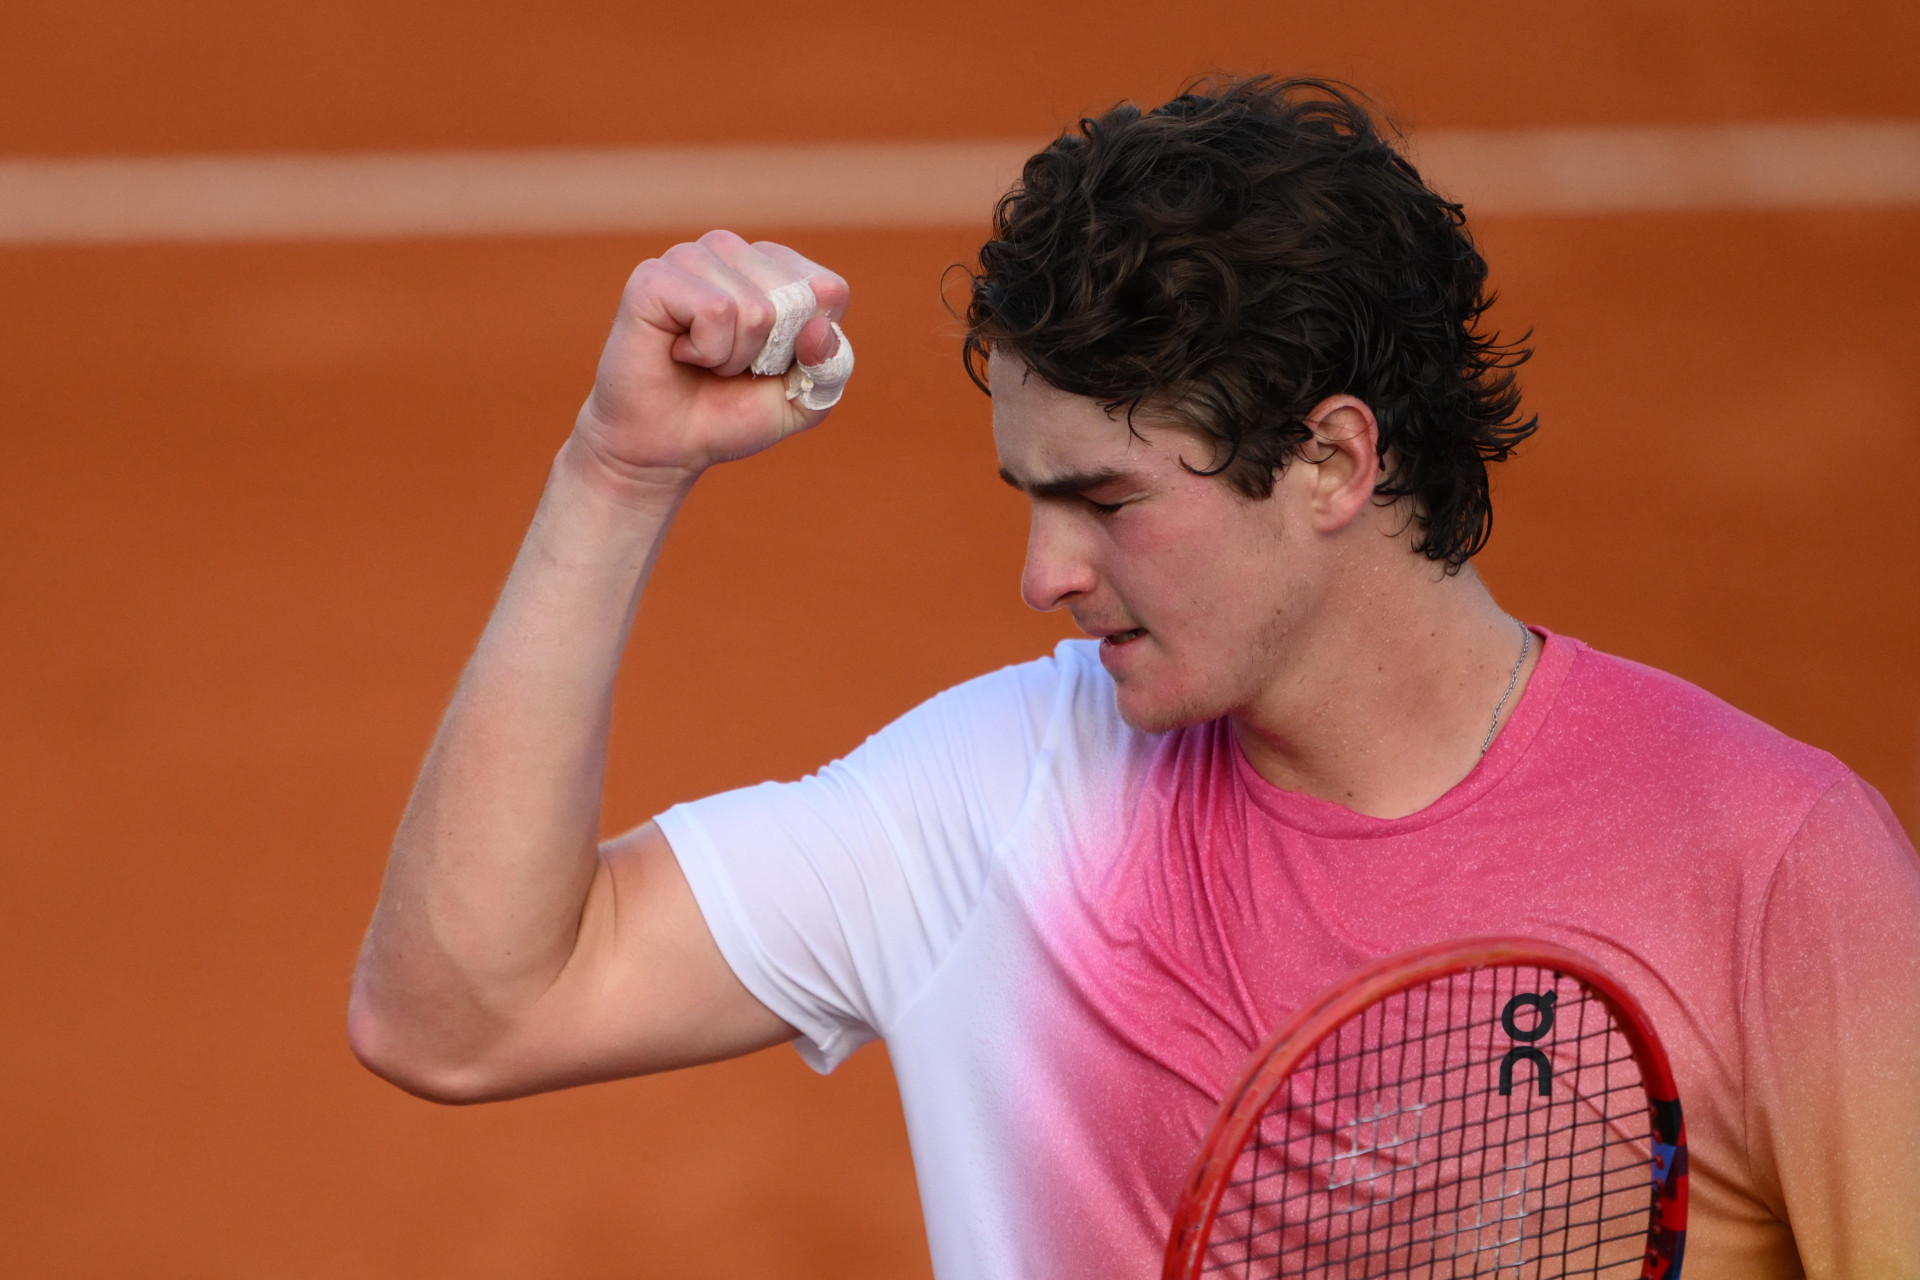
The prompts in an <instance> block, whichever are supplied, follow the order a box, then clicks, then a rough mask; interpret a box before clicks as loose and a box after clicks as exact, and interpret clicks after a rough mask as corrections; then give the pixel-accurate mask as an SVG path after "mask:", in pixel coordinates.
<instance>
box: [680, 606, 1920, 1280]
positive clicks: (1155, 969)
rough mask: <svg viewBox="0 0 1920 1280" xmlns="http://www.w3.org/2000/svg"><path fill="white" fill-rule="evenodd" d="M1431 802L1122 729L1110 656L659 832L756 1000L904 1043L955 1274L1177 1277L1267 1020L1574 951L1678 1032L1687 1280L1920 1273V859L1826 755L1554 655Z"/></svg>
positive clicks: (837, 1047)
mask: <svg viewBox="0 0 1920 1280" xmlns="http://www.w3.org/2000/svg"><path fill="white" fill-rule="evenodd" d="M1542 639H1543V650H1542V654H1541V659H1540V663H1539V666H1538V668H1537V669H1536V671H1535V673H1534V675H1533V677H1532V680H1531V682H1530V683H1529V684H1528V686H1527V689H1526V692H1525V695H1524V697H1523V698H1522V699H1521V702H1520V704H1519V706H1518V707H1517V709H1516V710H1515V712H1514V714H1513V715H1512V717H1511V718H1510V720H1509V722H1508V724H1507V725H1506V727H1505V728H1504V729H1503V730H1502V732H1501V734H1500V736H1499V738H1498V739H1496V740H1495V742H1494V744H1493V748H1492V750H1491V751H1489V752H1488V754H1487V755H1486V757H1485V758H1484V759H1483V760H1482V761H1481V762H1480V764H1479V766H1478V767H1477V768H1475V769H1474V771H1473V772H1472V773H1471V774H1470V775H1468V777H1467V778H1466V779H1465V780H1463V781H1462V782H1461V783H1460V784H1459V785H1458V786H1456V787H1454V788H1453V789H1452V790H1451V791H1449V792H1448V793H1447V794H1446V795H1444V796H1442V797H1440V799H1438V800H1436V801H1435V802H1434V803H1433V804H1432V805H1430V806H1428V807H1427V808H1426V809H1423V810H1421V811H1420V812H1419V813H1416V814H1413V815H1410V816H1408V817H1405V818H1398V819H1392V820H1385V819H1377V818H1368V817H1363V816H1361V815H1358V814H1355V813H1353V812H1351V811H1349V810H1346V809H1343V808H1341V807H1340V806H1338V805H1335V804H1331V803H1328V802H1326V801H1321V800H1315V799H1312V798H1309V797H1305V796H1300V795H1296V794H1293V793H1290V792H1286V791H1282V790H1280V789H1278V788H1276V787H1274V786H1272V785H1271V784H1269V783H1267V782H1266V781H1265V780H1263V779H1262V778H1260V777H1259V775H1257V774H1256V773H1255V772H1254V771H1253V770H1252V768H1251V767H1250V766H1249V765H1248V764H1247V763H1246V761H1245V759H1244V758H1243V757H1242V756H1241V755H1240V753H1239V751H1238V749H1237V747H1236V745H1235V742H1234V739H1233V735H1232V733H1231V730H1230V729H1229V727H1228V726H1227V725H1226V724H1225V723H1224V722H1214V723H1210V724H1203V725H1198V726H1195V727H1193V728H1189V729H1183V730H1178V731H1175V732H1173V733H1167V734H1143V733H1138V732H1135V731H1134V730H1132V729H1129V728H1128V727H1127V726H1126V725H1125V724H1124V723H1123V722H1122V721H1121V719H1120V717H1119V714H1118V712H1117V710H1116V708H1115V703H1114V693H1113V686H1112V683H1111V681H1110V680H1109V679H1108V677H1107V675H1106V672H1105V671H1104V669H1103V668H1102V667H1101V665H1100V661H1099V657H1098V654H1097V652H1096V650H1095V647H1094V645H1093V644H1092V643H1090V642H1084V641H1070V642H1067V643H1065V644H1062V645H1061V646H1060V647H1059V648H1058V649H1057V650H1056V651H1055V653H1054V655H1053V656H1052V657H1051V658H1047V659H1043V660H1040V661H1037V662H1031V663H1026V664H1023V665H1021V666H1016V667H1011V668H1008V669H1006V670H1003V671H998V672H995V673H993V674H992V675H988V676H984V677H982V678H980V679H978V680H974V681H970V682H969V683H967V684H964V685H961V686H959V687H957V688H954V689H951V690H948V691H947V692H946V693H943V694H941V695H940V696H938V697H936V698H934V699H933V700H932V701H930V702H928V703H926V704H924V705H923V706H921V707H919V708H917V709H916V710H914V711H912V712H910V713H908V714H907V715H906V716H904V717H902V718H901V719H900V720H898V721H896V722H895V723H894V724H892V725H889V726H888V727H887V728H885V729H883V730H881V731H880V732H879V733H878V734H876V735H874V737H872V738H871V739H869V740H868V741H867V742H866V743H865V744H864V745H863V746H861V747H860V748H859V749H858V750H856V751H855V752H853V753H852V754H851V755H849V756H848V757H847V758H846V759H844V760H841V761H837V762H835V763H834V764H831V765H829V766H827V767H826V768H825V769H822V770H821V771H820V772H819V773H817V774H815V775H813V776H812V777H809V778H806V779H803V780H801V781H799V782H793V783H786V784H772V783H769V784H766V785H763V786H759V787H750V788H746V789H744V790H740V791H735V792H729V793H727V794H724V795H718V796H713V797H711V798H709V799H706V800H702V801H699V802H697V803H694V804H687V805H680V806H678V807H676V808H674V809H672V810H670V811H668V812H667V813H666V814H664V815H662V816H661V818H660V819H659V822H660V826H661V829H662V830H663V831H665V833H666V835H667V838H668V840H669V841H670V842H671V843H672V845H673V848H674V851H675V853H676V854H677V855H678V857H679V860H680V863H681V865H682V867H683V868H684V869H685V871H686V874H687V878H688V879H689V880H690V881H691V883H692V885H693V890H694V893H695V895H696V896H697V897H698V899H699V902H700V906H701V909H702V911H703V912H704V913H705V916H706V919H707V922H708V924H709V926H710V927H711V928H712V930H713V934H714V937H715V939H716V940H717V942H718V943H719V946H720V949H721V951H722V952H723V953H724V954H725V956H726V958H727V960H728V962H729V963H730V964H731V965H732V967H733V969H734V971H735V972H736V973H737V974H738V975H739V977H740V979H741V981H742V982H743V983H744V984H745V985H746V987H747V989H748V990H750V991H751V992H753V994H754V995H755V996H757V997H758V998H759V999H760V1000H761V1001H763V1002H764V1003H765V1004H766V1005H767V1007H768V1008H770V1009H772V1010H773V1011H774V1012H775V1013H776V1014H778V1015H779V1016H780V1017H782V1018H784V1019H786V1021H787V1022H789V1023H790V1024H792V1025H793V1026H794V1027H795V1028H797V1029H798V1030H799V1032H800V1037H801V1038H800V1040H799V1041H798V1047H799V1049H800V1052H801V1054H802V1055H803V1056H804V1057H805V1058H806V1059H807V1060H808V1061H809V1062H810V1063H812V1064H813V1065H814V1066H816V1067H817V1068H819V1069H821V1070H830V1069H831V1068H832V1067H833V1066H834V1065H835V1064H837V1063H838V1062H840V1061H841V1060H842V1059H844V1058H845V1057H846V1056H847V1055H848V1054H849V1053H851V1052H853V1051H854V1050H855V1049H856V1048H858V1047H859V1046H860V1045H862V1044H864V1043H865V1042H867V1041H868V1040H871V1039H874V1038H876V1037H879V1038H884V1039H885V1040H886V1042H887V1045H888V1049H889V1052H890V1053H891V1055H892V1059H893V1066H894V1071H895V1074H896V1076H897V1077H898V1080H899V1085H900V1092H901V1097H902V1101H903V1104H904V1107H905V1112H906V1118H907V1125H908V1130H909V1133H910V1136H911V1139H912V1143H913V1152H914V1161H915V1168H916V1170H917V1173H918V1176H919V1182H920V1189H921V1195H922V1199H923V1202H924V1206H925V1211H926V1219H927V1229H928V1234H929V1239H930V1244H931V1247H932V1253H933V1261H934V1269H935V1272H936V1274H937V1275H938V1276H939V1277H940V1280H1064V1278H1066V1277H1099V1278H1100V1280H1116V1278H1120V1277H1129V1276H1131V1277H1137V1278H1138V1280H1151V1278H1152V1277H1154V1276H1155V1275H1157V1274H1158V1268H1159V1259H1160V1256H1161V1252H1162V1250H1163V1248H1164V1245H1165V1237H1166V1231H1167V1227H1168V1220H1169V1216H1170V1214H1171V1211H1172V1208H1173V1205H1174V1202H1175V1200H1176V1198H1177V1196H1178V1192H1179V1188H1180V1184H1181V1181H1182V1179H1183V1178H1184V1176H1185V1175H1186V1172H1187V1170H1188V1168H1189V1166H1190V1164H1191V1163H1192V1160H1193V1157H1194V1154H1195V1152H1196V1151H1197V1149H1198V1147H1199V1143H1200V1140H1201V1138H1202V1136H1203V1135H1204V1133H1205V1131H1206V1129H1207V1126H1208V1124H1209V1123H1210V1121H1211V1120H1212V1117H1213V1113H1214V1111H1215V1109H1216V1107H1217V1106H1218V1103H1219V1100H1220V1097H1221V1095H1222V1094H1223V1093H1224V1092H1225V1090H1226V1088H1227V1086H1228V1084H1229V1083H1230V1082H1231V1081H1232V1079H1233V1078H1234V1076H1235V1074H1236V1073H1237V1072H1238V1070H1239V1069H1240V1067H1241V1065H1242V1064H1243V1063H1244V1061H1245V1060H1246V1057H1247V1055H1248V1054H1249V1053H1250V1052H1251V1051H1252V1050H1253V1049H1254V1047H1255V1046H1256V1045H1257V1044H1258V1043H1259V1042H1260V1041H1261V1039H1262V1038H1263V1037H1264V1036H1265V1034H1266V1032H1267V1031H1268V1030H1270V1029H1271V1028H1272V1027H1274V1026H1275V1025H1276V1024H1277V1023H1279V1022H1280V1021H1281V1020H1282V1019H1284V1018H1285V1017H1286V1016H1287V1015H1288V1014H1289V1013H1290V1012H1291V1011H1292V1010H1293V1009H1294V1008H1296V1007H1297V1006H1298V1005H1299V1004H1300V1003H1301V1002H1303V1001H1305V1000H1307V999H1309V998H1311V997H1312V996H1313V995H1314V994H1316V993H1317V992H1318V991H1320V990H1321V989H1322V988H1324V987H1325V986H1326V985H1327V984H1329V983H1330V982H1332V981H1333V980H1334V979H1336V978H1338V977H1340V976H1341V975H1343V974H1344V973H1346V972H1348V971H1350V970H1351V969H1353V968H1355V967H1356V966H1358V965H1360V964H1362V963H1364V962H1366V961H1368V960H1372V959H1375V958H1377V957H1380V956H1383V955H1387V954H1390V953H1392V952H1395V951H1400V950H1403V949H1406V948H1408V947H1412V946H1417V945H1420V944H1423V943H1429V942H1439V941H1445V940H1448V939H1452V938H1459V937H1464V936H1469V935H1476V934H1489V933H1517V934H1523V935H1529V936H1533V937H1539V938H1544V939H1548V940H1550V941H1554V942H1558V943H1561V944H1564V945H1566V946H1569V947H1572V948H1574V949H1575V950H1578V951H1580V952H1583V953H1584V954H1586V955H1587V956H1589V957H1591V958H1592V959H1594V960H1596V961H1598V962H1599V963H1600V965H1601V966H1602V967H1603V968H1605V969H1607V970H1608V971H1609V972H1611V973H1612V974H1613V975H1614V976H1615V977H1616V978H1618V979H1619V980H1621V981H1622V982H1624V983H1625V985H1626V986H1627V988H1628V989H1629V990H1630V991H1632V992H1633V994H1634V995H1635V996H1637V997H1638V998H1639V1000H1640V1002H1641V1003H1642V1005H1644V1006H1645V1007H1646V1009H1647V1011H1648V1013H1649V1014H1650V1016H1651V1017H1652V1019H1653V1021H1654V1025H1655V1027H1656V1028H1657V1029H1658V1030H1659V1032H1660V1034H1661V1037H1662V1039H1663V1040H1664V1041H1665V1043H1666V1046H1667V1049H1668V1052H1669V1054H1670V1056H1671V1057H1672V1059H1673V1065H1674V1070H1675V1074H1676V1076H1677V1077H1678V1081H1679V1085H1680V1091H1681V1099H1682V1102H1683V1104H1684V1106H1685V1108H1686V1116H1687V1127H1688V1130H1689V1138H1690V1147H1691V1150H1690V1153H1689V1154H1690V1158H1691V1170H1692V1173H1691V1190H1692V1197H1693V1201H1692V1206H1691V1213H1690V1221H1691V1229H1690V1231H1689V1238H1688V1248H1687V1276H1688V1280H1716V1278H1718V1277H1726V1278H1729V1280H1731V1278H1732V1277H1741V1278H1742V1280H1771V1278H1772V1277H1789V1276H1799V1275H1802V1274H1804V1275H1808V1276H1816V1277H1829V1276H1831V1277H1842V1276H1845V1277H1851V1278H1853V1280H1880V1278H1882V1277H1895V1276H1901V1277H1916V1276H1920V1157H1917V1156H1916V1153H1920V861H1916V859H1915V856H1914V852H1913V848H1912V846H1911V845H1910V844H1909V843H1908V842H1907V840H1906V838H1905V836H1904V835H1903V834H1902V833H1901V831H1900V828H1899V825H1898V823H1897V822H1896V821H1895V820H1894V818H1893V816H1892V814H1891V813H1890V812H1889V811H1888V809H1887V807H1886V805H1885V803H1884V802H1883V801H1882V800H1881V799H1880V797H1879V796H1878V795H1877V794H1876V793H1875V792H1874V791H1873V790H1872V789H1871V788H1870V787H1868V786H1867V785H1866V784H1865V783H1864V782H1862V781H1861V780H1860V779H1859V778H1858V777H1856V776H1855V775H1853V774H1852V773H1851V772H1850V771H1849V770H1848V769H1847V768H1846V767H1845V766H1844V765H1842V764H1840V763H1839V762H1838V761H1837V760H1835V759H1834V758H1833V757H1831V756H1829V755H1827V754H1825V753H1823V752H1820V751H1817V750H1814V749H1813V748H1810V747H1807V746H1803V745H1801V744H1799V743H1796V742H1793V741H1792V740H1790V739H1788V738H1786V737H1784V736H1782V735H1781V734H1779V733H1777V732H1775V731H1774V730H1772V729H1769V728H1768V727H1766V726H1765V725H1763V724H1761V723H1760V722H1758V721H1756V720H1754V719H1752V718H1751V717H1748V716H1746V715H1743V714H1742V713H1740V712H1738V711H1736V710H1734V709H1733V708H1731V707H1729V706H1727V705H1726V704H1725V703H1722V702H1720V701H1718V700H1716V699H1715V698H1713V697H1711V696H1710V695H1708V694H1706V693H1704V692H1702V691H1701V690H1699V689H1697V688H1694V687H1693V686H1691V685H1689V684H1686V683H1685V682H1683V681H1681V680H1678V679H1675V678H1674V677H1671V676H1668V675H1664V674H1662V673H1660V672H1657V671H1653V670H1650V669H1648V668H1646V667H1642V666H1638V665H1636V664H1634V663H1630V662H1626V661H1623V660H1621V659H1618V658H1613V657H1609V656H1607V655H1605V654H1601V653H1597V652H1595V651H1593V650H1592V649H1589V648H1587V647H1586V646H1585V645H1583V644H1581V643H1580V642H1578V641H1576V640H1570V639H1567V638H1565V637H1560V636H1553V635H1550V634H1546V633H1542Z"/></svg>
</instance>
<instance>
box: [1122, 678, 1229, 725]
mask: <svg viewBox="0 0 1920 1280" xmlns="http://www.w3.org/2000/svg"><path fill="white" fill-rule="evenodd" d="M1115 692H1116V694H1117V695H1118V702H1119V707H1120V718H1121V719H1122V720H1124V721H1125V722H1126V725H1127V727H1128V728H1129V729H1132V730H1133V731H1134V732H1136V733H1172V732H1173V731H1174V730H1175V729H1186V728H1189V727H1191V726H1193V725H1196V724H1204V723H1206V722H1207V721H1209V720H1217V719H1219V718H1220V716H1222V715H1224V714H1225V712H1224V711H1222V710H1220V709H1217V708H1215V707H1213V706H1212V705H1210V704H1208V703H1206V702H1204V701H1202V700H1201V699H1199V698H1196V697H1192V696H1188V697H1185V698H1183V697H1181V696H1179V695H1178V694H1177V693H1176V694H1164V695H1161V696H1155V694H1156V692H1157V691H1155V690H1152V689H1150V688H1147V689H1142V688H1138V687H1135V688H1127V687H1125V686H1121V687H1118V688H1117V689H1116V690H1115Z"/></svg>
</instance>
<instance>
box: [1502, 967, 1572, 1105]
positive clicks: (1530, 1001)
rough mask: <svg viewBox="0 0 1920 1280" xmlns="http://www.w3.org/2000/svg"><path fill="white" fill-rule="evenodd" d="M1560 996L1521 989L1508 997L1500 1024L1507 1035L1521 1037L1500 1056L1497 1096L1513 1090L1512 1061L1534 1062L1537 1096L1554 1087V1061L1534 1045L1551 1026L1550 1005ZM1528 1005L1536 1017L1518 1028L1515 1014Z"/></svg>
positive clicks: (1543, 1094)
mask: <svg viewBox="0 0 1920 1280" xmlns="http://www.w3.org/2000/svg"><path fill="white" fill-rule="evenodd" d="M1559 999H1560V997H1559V995H1558V994H1556V993H1555V992H1552V991H1548V992H1545V993H1542V994H1536V993H1534V992H1531V991H1523V992H1521V993H1520V994H1519V995H1517V996H1515V997H1514V998H1513V999H1511V1000H1509V1001H1507V1007H1506V1008H1504V1009H1502V1010H1501V1011H1500V1025H1501V1026H1502V1027H1504V1028H1506V1032H1507V1035H1508V1036H1510V1037H1511V1038H1513V1039H1515V1040H1518V1041H1521V1043H1520V1044H1516V1045H1515V1046H1513V1048H1511V1049H1509V1050H1507V1056H1506V1057H1504V1058H1502V1059H1500V1096H1501V1097H1503V1098H1505V1097H1510V1096H1512V1094H1513V1064H1514V1063H1516V1062H1531V1063H1532V1064H1533V1066H1534V1073H1533V1078H1534V1081H1535V1083H1537V1084H1538V1085H1539V1087H1540V1096H1541V1097H1543V1098H1544V1097H1547V1096H1548V1095H1549V1094H1550V1093H1551V1092H1552V1090H1553V1064H1552V1063H1551V1062H1549V1061H1548V1060H1547V1055H1546V1054H1544V1053H1542V1052H1540V1050H1538V1049H1536V1048H1534V1047H1533V1042H1534V1041H1535V1040H1539V1039H1542V1038H1543V1037H1545V1036H1546V1034H1547V1033H1548V1032H1550V1031H1552V1030H1553V1006H1554V1004H1555V1003H1556V1002H1558V1000H1559ZM1526 1008H1531V1009H1532V1010H1533V1011H1534V1014H1535V1018H1534V1023H1533V1025H1532V1026H1531V1027H1528V1028H1526V1029H1525V1030H1522V1029H1521V1026H1520V1023H1519V1020H1518V1019H1517V1018H1516V1017H1515V1015H1516V1014H1518V1013H1519V1012H1520V1011H1521V1010H1522V1009H1526Z"/></svg>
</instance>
